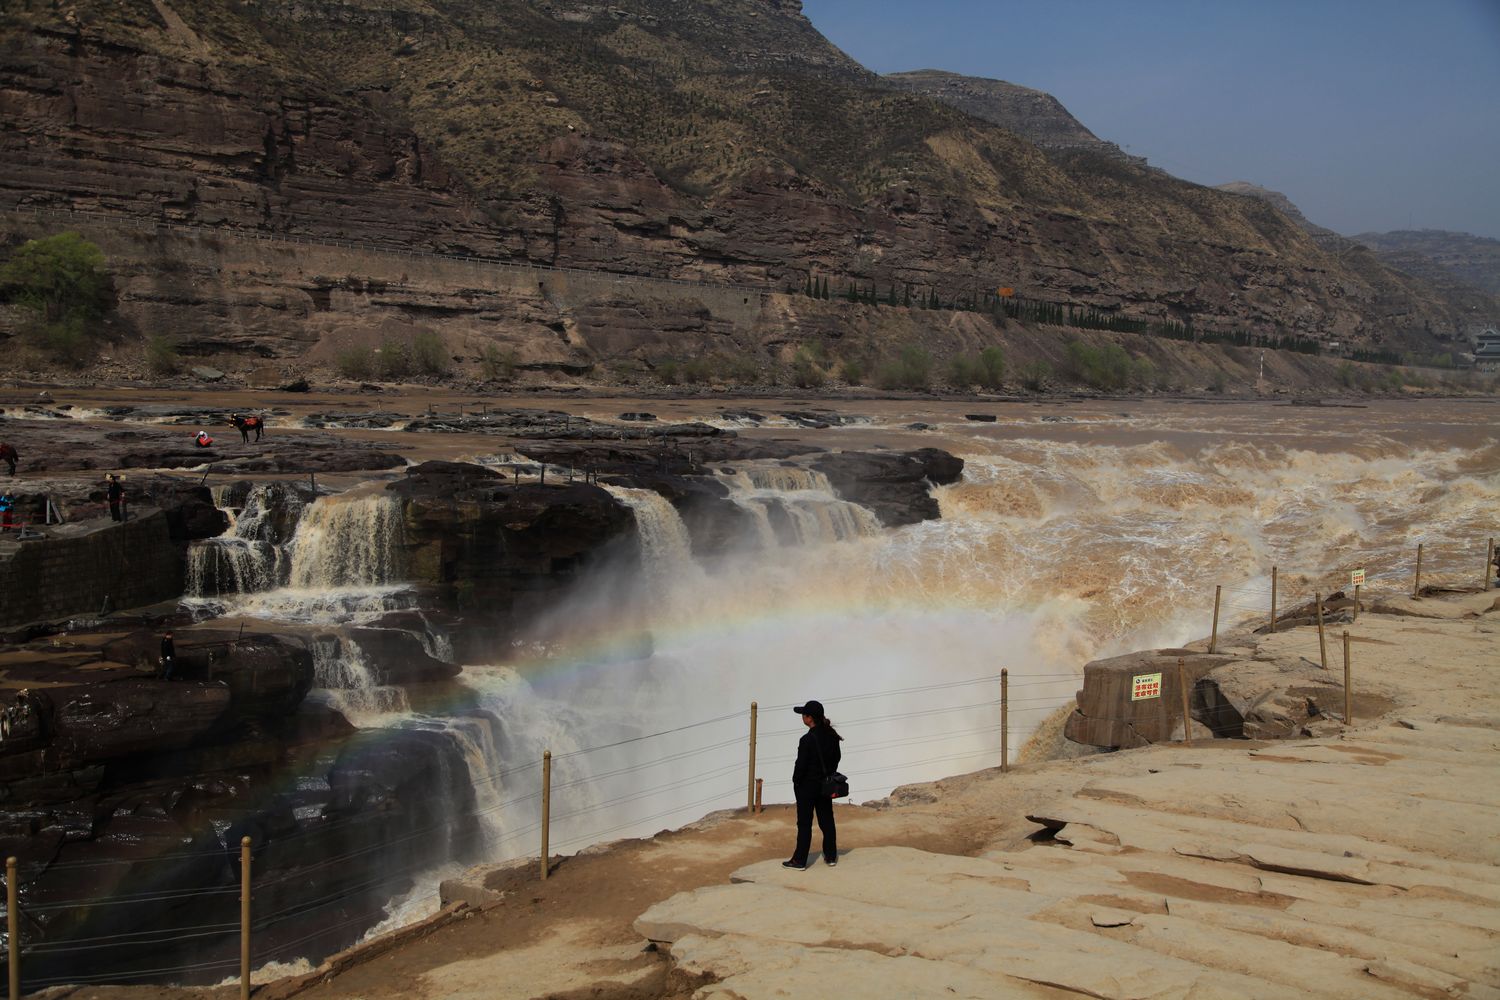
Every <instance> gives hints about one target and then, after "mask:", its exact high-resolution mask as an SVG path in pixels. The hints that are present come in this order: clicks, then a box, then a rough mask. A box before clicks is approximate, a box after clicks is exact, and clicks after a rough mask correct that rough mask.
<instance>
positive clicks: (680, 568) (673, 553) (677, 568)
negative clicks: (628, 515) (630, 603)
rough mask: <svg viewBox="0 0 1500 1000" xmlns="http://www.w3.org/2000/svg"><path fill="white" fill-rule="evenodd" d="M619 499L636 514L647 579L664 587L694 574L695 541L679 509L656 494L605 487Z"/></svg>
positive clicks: (617, 487) (653, 492)
mask: <svg viewBox="0 0 1500 1000" xmlns="http://www.w3.org/2000/svg"><path fill="white" fill-rule="evenodd" d="M605 489H607V490H609V492H610V493H612V494H613V495H614V496H615V498H616V499H618V500H619V501H620V502H621V503H623V504H625V505H626V506H627V507H629V508H630V509H631V511H632V513H634V514H635V524H636V533H637V535H638V536H639V538H640V540H641V561H642V563H643V567H642V568H643V569H644V570H645V573H646V575H647V576H648V577H649V578H650V579H651V580H653V581H655V582H657V583H659V584H665V583H666V582H667V581H669V580H671V579H673V578H674V577H676V576H677V575H678V574H680V573H683V572H693V571H695V570H696V566H697V564H696V563H694V562H693V541H692V539H691V538H690V537H688V531H687V526H686V525H685V524H683V523H682V518H681V516H679V515H678V513H677V508H676V507H673V506H672V504H671V502H670V501H668V500H667V498H666V497H664V496H662V495H661V494H660V493H657V492H656V491H655V490H637V489H631V488H629V487H626V486H606V487H605Z"/></svg>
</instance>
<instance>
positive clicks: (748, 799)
mask: <svg viewBox="0 0 1500 1000" xmlns="http://www.w3.org/2000/svg"><path fill="white" fill-rule="evenodd" d="M759 712H760V706H759V705H757V704H756V703H755V702H753V701H752V702H751V703H750V787H749V788H748V789H747V790H746V791H747V794H746V796H745V808H746V809H747V810H750V811H754V809H755V723H756V716H757V715H758V714H759Z"/></svg>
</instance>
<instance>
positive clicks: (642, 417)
mask: <svg viewBox="0 0 1500 1000" xmlns="http://www.w3.org/2000/svg"><path fill="white" fill-rule="evenodd" d="M620 419H621V420H635V421H640V422H643V423H650V422H652V421H654V420H655V419H656V414H654V413H641V412H635V413H622V414H620Z"/></svg>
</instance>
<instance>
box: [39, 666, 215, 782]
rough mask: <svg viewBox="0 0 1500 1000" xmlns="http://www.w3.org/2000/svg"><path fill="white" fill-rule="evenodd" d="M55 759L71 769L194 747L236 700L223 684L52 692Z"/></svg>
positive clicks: (135, 684)
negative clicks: (135, 755) (115, 759)
mask: <svg viewBox="0 0 1500 1000" xmlns="http://www.w3.org/2000/svg"><path fill="white" fill-rule="evenodd" d="M50 700H51V702H52V704H53V706H54V708H53V710H52V713H51V717H50V719H48V720H47V721H46V723H45V729H46V731H47V732H48V733H49V734H50V738H49V740H48V744H49V750H50V751H51V752H50V753H49V757H51V758H52V760H53V761H54V762H56V763H57V764H59V765H62V766H65V767H72V766H76V765H79V764H85V763H97V762H100V761H106V760H111V759H113V758H116V757H123V756H127V755H130V754H141V753H161V752H165V751H170V750H180V749H183V748H185V747H188V746H191V745H192V744H194V743H196V742H198V741H199V740H202V739H204V738H206V737H207V736H209V735H210V734H211V733H213V732H214V731H215V729H216V727H217V726H218V725H219V721H220V720H221V719H222V718H224V716H225V715H226V714H227V713H228V711H229V705H230V701H231V700H232V698H231V695H230V692H229V689H228V688H227V687H225V686H224V685H222V684H215V683H211V682H210V683H204V682H194V681H184V682H174V683H168V682H165V681H156V680H134V681H119V682H116V683H112V684H98V685H89V686H86V687H79V688H71V689H69V688H63V689H59V690H55V691H53V692H51V693H50Z"/></svg>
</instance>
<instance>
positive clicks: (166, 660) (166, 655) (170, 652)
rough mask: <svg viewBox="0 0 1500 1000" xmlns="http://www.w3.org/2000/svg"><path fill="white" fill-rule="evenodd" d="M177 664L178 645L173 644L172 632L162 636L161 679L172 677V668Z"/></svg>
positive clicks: (167, 679) (165, 679) (166, 679)
mask: <svg viewBox="0 0 1500 1000" xmlns="http://www.w3.org/2000/svg"><path fill="white" fill-rule="evenodd" d="M176 664H177V647H176V646H174V645H172V633H171V632H167V633H166V634H165V635H163V636H162V637H161V679H162V680H164V681H169V680H171V679H172V668H173V667H174V666H176Z"/></svg>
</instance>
